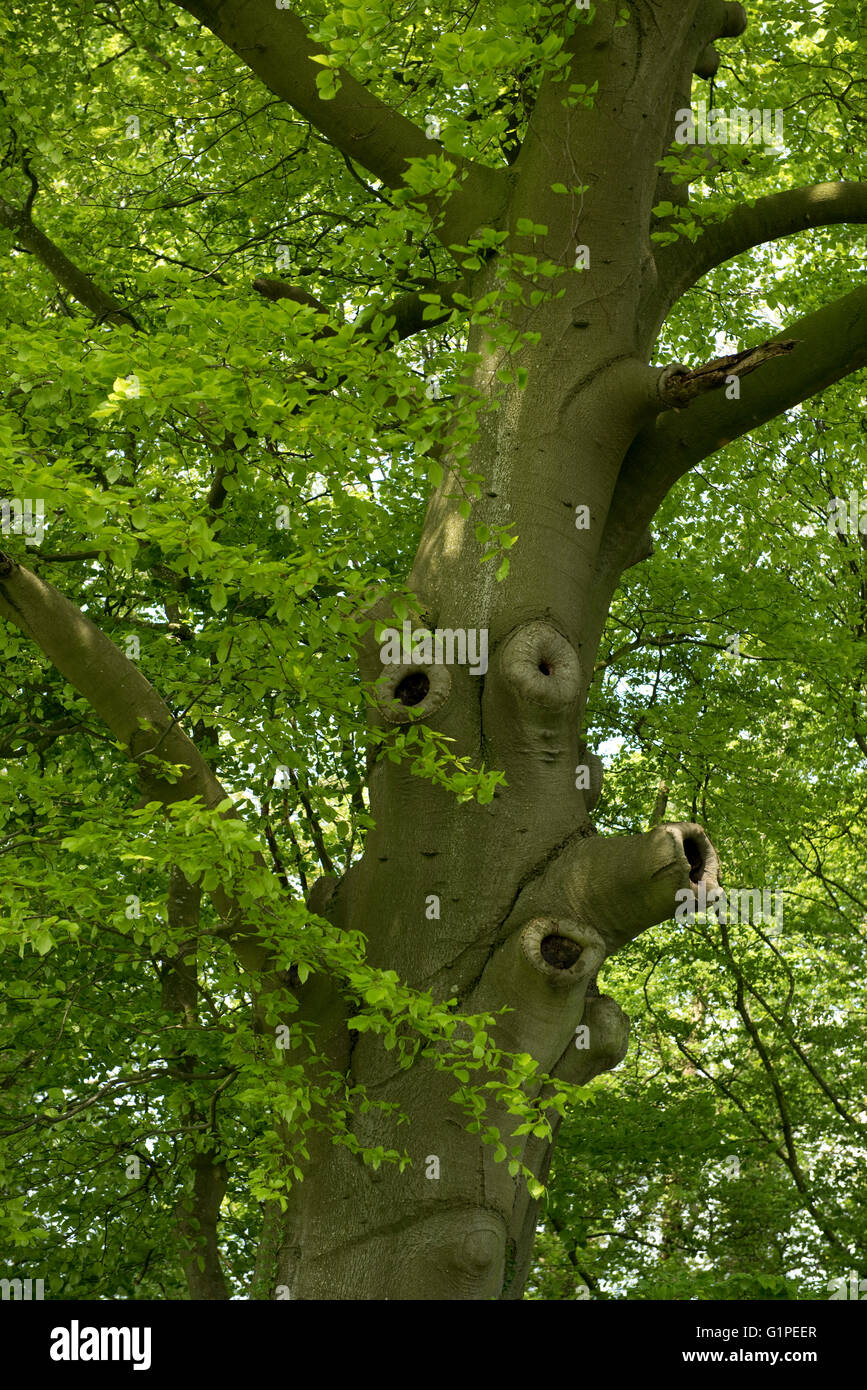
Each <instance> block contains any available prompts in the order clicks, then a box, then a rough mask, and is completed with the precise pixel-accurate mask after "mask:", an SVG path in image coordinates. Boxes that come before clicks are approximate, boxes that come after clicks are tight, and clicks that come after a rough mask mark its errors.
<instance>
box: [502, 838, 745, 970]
mask: <svg viewBox="0 0 867 1390" xmlns="http://www.w3.org/2000/svg"><path fill="white" fill-rule="evenodd" d="M718 869H719V861H718V860H717V855H716V851H715V850H714V847H713V845H712V844H711V842H710V840H709V839H708V837H707V834H706V833H705V831H704V830H703V829H702V827H701V826H700V825H693V824H687V823H684V824H671V825H660V826H657V828H656V829H655V830H650V831H648V832H647V833H646V834H644V835H615V836H611V837H610V838H609V837H603V836H593V837H591V838H590V839H583V838H580V839H575V840H573V841H572V842H571V843H570V844H569V845H568V846H567V847H566V849H564V850H563V852H562V853H561V854H560V855H559V856H558V857H557V858H556V859H555V860H554V861H553V863H552V864H551V865H550V866H549V867H548V869H547V870H546V871H545V873H544V874H543V875H542V876H541V877H540V878H539V879H537V880H535V881H534V882H533V883H532V884H530V885H529V886H528V888H527V889H525V891H524V892H523V893H522V894H521V896H520V898H519V899H518V902H517V904H516V908H515V914H516V915H520V916H521V917H526V916H527V915H528V913H532V914H533V916H535V915H536V914H537V913H548V912H552V911H554V910H556V911H559V912H560V914H561V915H563V916H566V915H568V916H569V917H570V918H572V919H573V920H574V921H576V922H582V923H588V924H591V925H592V927H593V929H594V931H595V932H597V933H598V934H599V936H600V937H601V938H602V941H603V942H604V945H605V952H606V954H607V955H613V954H614V953H615V952H616V951H619V950H622V948H623V947H624V946H625V945H626V944H627V943H628V942H630V941H632V940H633V939H634V938H635V937H636V936H639V935H640V934H641V932H643V931H647V929H648V927H652V926H655V925H656V924H657V923H658V922H665V921H667V920H668V918H670V917H673V916H674V913H675V910H676V908H677V907H678V904H679V902H685V901H687V899H686V898H683V899H679V898H678V894H679V893H687V894H688V893H692V895H693V896H696V895H697V894H698V891H699V888H700V886H701V884H704V885H705V889H706V890H707V889H710V888H715V887H717V886H718V885H717V872H718Z"/></svg>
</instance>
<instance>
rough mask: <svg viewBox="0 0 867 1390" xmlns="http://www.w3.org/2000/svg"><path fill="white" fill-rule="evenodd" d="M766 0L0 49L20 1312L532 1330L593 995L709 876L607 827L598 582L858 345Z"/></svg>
mask: <svg viewBox="0 0 867 1390" xmlns="http://www.w3.org/2000/svg"><path fill="white" fill-rule="evenodd" d="M788 8H789V7H786V6H782V5H780V4H776V3H770V2H769V0H762V3H758V2H757V3H756V4H754V5H752V6H750V7H748V9H745V8H744V7H743V6H742V5H740V4H732V3H727V0H656V2H655V3H654V0H635V3H630V4H609V3H600V4H598V5H595V6H593V5H589V4H588V5H586V6H585V5H583V4H577V5H576V4H574V3H569V4H566V3H562V2H561V3H555V4H546V3H540V2H539V0H528V3H518V0H516V2H515V3H511V4H500V3H494V0H490V3H484V4H482V5H479V6H476V7H472V8H471V9H470V10H469V11H464V10H463V9H462V8H461V7H460V6H457V5H446V6H445V7H444V8H442V7H441V8H439V9H437V10H436V11H435V12H433V11H431V10H429V9H428V8H425V7H421V6H416V5H410V6H409V7H407V8H406V9H403V8H401V7H398V6H392V5H391V4H390V3H389V0H382V3H376V4H367V3H365V4H364V5H363V6H360V5H355V4H344V5H343V6H342V7H341V8H340V9H335V10H332V9H329V8H328V7H327V6H325V5H320V4H313V3H308V4H305V5H303V6H302V5H295V4H292V5H291V6H288V5H283V4H281V3H280V0H278V3H277V4H274V3H271V0H246V3H245V2H244V0H225V2H224V3H222V4H214V5H209V4H201V3H198V2H197V0H196V2H194V3H186V4H169V3H161V2H160V0H147V3H143V4H140V5H137V6H133V5H125V4H122V3H116V4H115V3H99V0H82V3H80V4H77V5H76V4H74V5H72V6H69V7H66V8H65V9H64V11H63V13H60V14H58V13H55V12H53V11H52V12H50V13H49V12H47V11H45V10H44V9H43V8H42V7H39V6H37V5H34V4H32V3H26V2H25V3H20V4H13V5H12V6H11V7H10V8H9V9H8V10H7V12H6V14H5V16H4V18H3V19H2V20H0V25H2V27H3V28H4V29H5V31H6V37H7V39H8V42H9V48H10V51H11V53H12V55H13V60H12V61H11V63H10V65H9V72H8V76H7V79H6V85H5V88H4V93H3V104H2V108H0V109H2V121H3V127H4V129H3V136H4V139H5V141H6V145H5V150H6V153H5V161H4V166H3V175H2V177H3V182H2V194H0V223H2V226H3V228H4V229H5V233H4V240H5V246H6V249H7V255H6V264H5V273H4V287H5V288H4V303H5V306H6V310H7V318H8V324H7V328H6V331H5V352H4V360H5V364H6V365H5V385H4V397H3V415H2V419H0V445H2V452H3V462H2V469H3V477H2V486H3V496H4V497H5V498H6V499H7V500H6V502H5V503H4V508H5V510H4V515H3V530H4V533H5V534H4V539H3V552H2V556H0V616H2V618H3V619H4V623H3V632H2V642H3V653H4V680H3V690H2V701H3V724H4V735H3V746H4V751H5V754H6V757H7V759H8V763H7V766H6V768H4V770H3V776H4V783H5V785H6V787H7V789H8V791H9V792H10V793H11V795H10V796H9V797H8V798H7V799H6V801H5V803H4V806H3V810H2V815H3V817H4V821H3V823H2V825H0V834H2V839H3V847H4V855H5V859H6V865H7V873H6V875H5V876H4V882H3V887H2V893H3V899H4V910H5V913H6V921H5V924H4V928H3V932H4V936H3V944H4V949H5V954H4V960H5V974H6V979H7V1005H6V1014H5V1020H4V1028H5V1029H6V1032H7V1046H8V1051H9V1055H10V1057H11V1062H10V1063H9V1064H8V1065H7V1067H6V1069H5V1075H4V1078H3V1083H2V1084H3V1087H4V1089H5V1090H6V1092H7V1104H6V1106H5V1107H4V1120H3V1131H4V1134H5V1135H6V1136H7V1138H8V1140H9V1144H8V1150H9V1152H10V1154H11V1158H10V1159H7V1160H6V1163H9V1164H11V1162H12V1161H13V1160H18V1159H19V1158H20V1156H21V1154H22V1153H28V1152H29V1153H31V1155H32V1154H33V1153H36V1154H38V1156H39V1158H40V1166H41V1167H42V1168H43V1169H44V1170H45V1172H46V1174H47V1175H48V1176H47V1177H46V1183H47V1195H43V1196H42V1197H39V1198H34V1195H33V1187H34V1184H33V1179H32V1175H31V1176H28V1175H27V1174H26V1173H25V1174H24V1175H21V1174H19V1175H18V1176H17V1177H15V1178H14V1179H13V1190H12V1195H11V1199H10V1203H9V1209H8V1213H7V1218H6V1220H7V1229H8V1232H9V1234H10V1237H11V1239H12V1240H13V1241H14V1243H15V1244H16V1245H18V1246H20V1247H21V1248H22V1249H26V1250H27V1251H33V1250H38V1249H39V1246H40V1241H46V1242H47V1243H48V1244H51V1243H52V1242H53V1241H56V1239H57V1237H58V1236H60V1237H62V1239H61V1240H60V1245H61V1246H62V1247H63V1253H61V1250H60V1249H59V1248H57V1249H56V1251H55V1257H54V1264H53V1268H54V1269H55V1271H56V1272H57V1275H58V1278H59V1280H60V1284H61V1286H62V1287H61V1288H60V1289H58V1290H55V1291H54V1293H53V1294H52V1296H61V1297H63V1296H66V1297H71V1296H81V1295H85V1296H87V1295H90V1296H93V1294H94V1293H95V1292H97V1293H100V1294H102V1295H104V1296H108V1297H113V1296H125V1297H131V1296H143V1295H144V1296H146V1295H147V1294H148V1293H150V1294H152V1295H153V1294H155V1293H159V1294H161V1295H162V1296H164V1297H181V1296H183V1287H184V1286H182V1284H181V1282H180V1273H181V1271H182V1273H183V1277H184V1281H185V1289H186V1293H187V1295H188V1296H189V1297H191V1298H197V1299H198V1298H209V1299H222V1298H227V1297H229V1296H231V1295H232V1294H236V1293H238V1292H239V1291H240V1292H242V1293H244V1294H246V1295H247V1296H249V1297H255V1298H295V1299H317V1298H340V1299H354V1298H364V1299H380V1298H382V1299H385V1298H388V1299H394V1298H405V1299H499V1298H502V1299H519V1298H521V1297H523V1296H524V1290H525V1286H526V1281H527V1277H528V1272H529V1270H530V1267H531V1261H532V1257H533V1242H534V1235H535V1232H536V1229H537V1226H538V1224H539V1221H540V1216H541V1214H542V1207H541V1205H540V1204H541V1202H542V1200H543V1197H544V1192H545V1183H546V1180H547V1176H548V1172H549V1165H550V1162H551V1156H552V1152H553V1147H554V1144H555V1142H556V1139H557V1134H558V1129H559V1127H560V1125H561V1123H562V1120H563V1117H564V1116H565V1115H566V1114H567V1112H568V1113H570V1114H571V1115H572V1117H573V1118H574V1117H576V1116H577V1122H578V1127H579V1131H580V1116H581V1113H582V1110H583V1108H584V1107H585V1106H586V1105H588V1104H592V1098H593V1088H591V1090H590V1091H588V1090H587V1089H586V1088H587V1086H588V1083H589V1082H591V1081H592V1080H593V1078H594V1077H596V1076H598V1075H600V1074H601V1073H604V1072H606V1071H609V1070H611V1069H612V1068H614V1067H616V1066H617V1065H618V1063H620V1062H621V1061H622V1059H623V1058H624V1056H625V1054H626V1051H627V1045H628V1032H629V1025H628V1020H627V1017H626V1014H625V1012H624V1011H623V1009H622V1008H621V1007H620V1004H619V1003H618V1002H617V1000H616V999H615V998H613V997H611V996H610V995H609V994H606V993H603V992H601V987H600V983H599V981H598V978H597V977H598V974H599V971H600V970H601V969H602V967H603V966H604V964H605V962H606V961H608V960H609V959H610V958H611V957H613V956H614V955H616V954H617V953H619V952H621V951H622V950H623V949H624V948H625V947H627V946H628V945H629V943H630V942H632V941H634V940H635V939H636V938H637V937H638V936H639V935H640V934H642V933H644V932H645V931H647V930H648V929H649V928H651V927H654V926H655V925H658V924H660V923H665V922H669V921H670V920H671V919H673V918H675V916H676V914H677V913H678V910H680V911H681V913H682V911H683V910H684V908H686V909H689V910H690V912H691V910H692V904H693V903H694V902H695V903H696V904H697V905H698V907H699V908H702V907H704V905H705V903H706V902H707V899H708V895H709V894H710V895H713V894H714V892H715V890H717V889H718V888H719V885H720V878H721V869H720V862H719V860H718V856H717V852H716V850H715V849H714V845H713V843H712V838H711V836H710V834H709V833H708V828H707V827H706V826H705V825H704V824H702V823H699V816H698V808H697V806H696V807H695V808H694V809H693V811H692V813H691V818H684V819H679V820H673V819H670V818H668V802H667V798H666V797H665V796H663V797H662V800H661V801H660V803H659V805H658V812H657V813H656V814H654V815H652V816H650V817H649V819H650V821H651V826H650V828H648V829H645V830H642V831H640V832H639V833H627V834H609V833H600V831H599V829H598V827H597V826H596V825H595V824H594V820H593V815H594V810H595V808H596V806H597V802H598V800H599V797H600V792H601V788H602V773H603V762H602V760H601V759H600V757H599V756H598V755H597V753H596V752H594V751H593V750H592V748H591V745H592V743H593V728H592V725H591V722H590V720H589V717H588V707H589V702H590V701H591V697H592V692H593V683H594V677H595V676H596V675H598V672H599V669H600V650H601V646H602V643H603V637H604V634H605V631H606V623H607V622H609V618H610V614H611V609H612V604H614V603H615V602H616V601H617V596H618V595H622V593H623V590H624V585H626V584H628V582H629V577H630V575H631V573H632V572H633V567H635V566H639V567H640V566H641V565H642V564H643V563H644V562H645V561H647V560H648V558H649V557H650V556H651V555H652V553H653V545H654V541H653V535H652V531H653V524H654V518H655V517H656V516H657V514H658V513H659V511H660V508H661V507H663V506H664V505H665V504H666V499H668V498H669V495H670V494H671V493H672V490H673V489H675V487H676V486H677V484H678V483H679V480H681V479H682V478H684V477H685V476H686V475H688V474H689V473H690V471H692V470H696V469H697V468H699V466H700V465H702V463H703V461H704V460H709V459H711V457H712V456H715V455H720V457H721V458H722V459H723V460H725V459H727V458H729V457H731V458H732V459H733V460H735V461H736V460H737V459H738V458H739V455H738V454H737V448H738V443H737V442H738V441H739V440H741V439H742V438H743V437H745V436H747V435H748V434H750V432H752V431H758V430H760V428H761V427H763V426H767V425H768V424H769V423H770V422H773V421H777V422H781V423H782V425H783V427H784V429H790V430H792V431H796V430H797V428H798V426H797V416H798V411H797V408H798V407H799V406H800V404H801V403H802V402H806V401H808V400H813V398H816V397H818V396H819V395H820V393H823V392H827V391H828V389H829V388H831V387H833V386H834V384H835V383H838V382H841V381H843V380H844V379H845V378H847V377H850V376H851V375H852V374H853V373H855V372H856V371H857V370H858V369H859V368H861V367H862V366H863V365H864V364H865V361H867V317H865V309H867V292H865V290H864V289H863V288H851V283H850V271H849V269H848V267H849V265H850V263H851V261H852V260H853V259H854V258H855V257H856V255H857V246H858V245H859V244H860V243H859V239H858V238H859V234H858V231H857V228H858V226H859V224H863V223H864V222H865V221H867V183H865V182H861V181H859V178H858V173H859V170H858V164H857V158H856V153H855V150H854V148H853V146H854V135H853V132H854V133H857V130H858V122H859V120H860V118H859V117H858V115H857V109H856V105H855V102H854V94H855V92H856V90H857V87H858V79H857V77H856V76H855V75H854V73H853V71H852V68H853V67H854V57H853V55H854V54H855V52H856V48H857V42H858V38H859V19H858V15H857V12H856V8H855V7H854V6H853V5H851V4H848V3H840V4H826V5H825V6H824V7H823V11H824V12H823V15H822V17H821V25H820V21H819V19H818V18H816V19H815V20H811V21H809V22H808V21H806V20H801V19H798V20H792V19H791V17H790V16H788V15H787V14H786V11H787V10H788ZM718 44H719V48H718V47H717V45H718ZM820 72H821V73H822V75H823V76H822V80H821V82H817V74H818V73H820ZM708 84H709V85H708ZM814 84H815V90H814ZM817 93H818V94H817ZM780 130H782V136H781V142H780V141H778V142H777V143H775V141H777V137H778V135H779V132H780ZM826 131H827V132H830V140H829V142H828V145H827V147H826V144H825V134H824V133H825V132H826ZM822 229H832V230H830V231H828V232H826V236H827V240H826V241H825V242H823V243H819V244H820V245H821V247H822V253H821V260H815V261H814V262H813V265H812V274H811V277H810V279H809V283H801V280H802V278H803V277H802V276H801V275H800V274H799V268H798V260H797V256H798V254H799V253H798V252H797V251H795V252H793V251H792V247H793V246H796V247H813V248H815V245H816V238H817V237H821V236H822V234H823V233H822ZM800 234H803V235H800ZM796 237H797V238H799V239H798V240H797V241H791V240H787V239H791V238H796ZM769 247H773V248H774V249H773V250H772V251H771V250H765V249H764V248H769ZM786 257H788V259H786ZM781 266H782V267H783V271H784V273H785V275H786V276H788V280H787V286H786V304H787V307H792V308H793V312H792V314H791V317H787V318H786V319H785V320H780V319H779V318H778V317H777V316H776V315H775V311H774V306H775V305H776V304H778V303H779V302H781V301H780V300H779V299H778V298H775V288H774V276H775V273H776V272H777V271H779V269H780V267H781ZM750 275H753V276H754V277H755V282H754V283H758V289H755V288H754V289H752V291H750V292H751V293H752V294H753V297H755V295H756V294H758V293H760V294H763V295H764V300H763V303H764V307H765V310H767V315H766V316H765V317H764V319H761V318H760V319H759V320H758V321H756V319H755V318H753V319H750V317H749V316H746V317H743V316H740V301H739V298H738V299H737V300H736V301H735V300H733V299H732V297H731V295H732V287H733V286H737V295H738V296H741V295H742V294H743V293H746V292H747V291H744V290H743V288H742V286H743V285H744V284H745V283H746V282H747V281H748V280H749V277H750ZM703 291H707V293H702V292H703ZM708 304H709V305H710V306H711V307H712V311H713V312H712V313H710V314H709V313H708V308H707V306H708ZM799 309H800V312H798V310H799ZM770 327H773V328H774V329H775V331H774V332H773V333H769V331H768V329H769V328H770ZM734 331H736V332H737V335H738V336H742V337H743V338H744V340H745V341H743V342H742V343H740V344H739V343H738V342H727V341H724V340H725V339H726V338H727V337H729V335H731V334H732V333H733V332H734ZM681 359H683V360H681ZM813 408H814V407H811V409H813ZM733 466H735V465H734V464H733ZM657 543H658V542H657ZM688 598H689V595H688V593H687V594H686V599H687V600H688ZM609 631H610V629H609ZM667 640H668V639H667V638H665V637H663V638H661V639H659V640H658V642H657V650H661V648H662V647H664V646H665V645H666V641H667ZM672 640H673V639H672ZM627 645H628V644H627ZM636 645H637V646H638V647H640V646H641V645H642V638H641V637H640V636H639V637H638V638H637V639H636ZM630 649H632V648H630ZM730 651H731V654H732V655H734V656H737V655H738V654H739V653H738V648H737V644H736V643H735V646H734V647H732V648H730ZM611 661H612V657H611V654H610V653H609V656H608V658H606V659H604V660H602V661H601V667H602V668H606V667H607V666H608V665H610V664H611ZM597 688H598V687H597ZM685 737H687V738H688V733H687V734H685ZM726 949H728V947H727V946H726ZM16 953H17V954H16ZM609 969H610V967H609ZM107 993H108V994H109V995H110V998H111V1000H112V1007H111V1008H108V1009H107V1008H106V994H107ZM744 1022H745V1026H746V1027H747V1031H748V1032H749V1024H747V1023H746V1019H745V1020H744ZM760 1042H761V1040H760V1039H759V1041H758V1043H756V1046H759V1045H760ZM789 1157H790V1158H791V1151H789ZM28 1162H32V1159H31V1160H28ZM793 1162H794V1167H793V1168H792V1172H793V1174H794V1173H795V1169H796V1168H797V1155H796V1154H795V1158H794V1160H793ZM7 1176H8V1174H7ZM796 1183H797V1178H796ZM48 1212H51V1213H53V1218H54V1220H53V1223H52V1222H51V1221H48V1220H47V1215H46V1213H48ZM46 1227H47V1229H46ZM109 1232H110V1234H109ZM97 1250H101V1251H102V1256H101V1260H102V1263H101V1267H99V1268H96V1267H95V1266H94V1264H93V1262H92V1261H89V1260H88V1259H87V1258H86V1257H85V1254H84V1253H83V1252H87V1251H90V1252H91V1253H93V1252H95V1251H97ZM107 1252H108V1253H107ZM176 1252H177V1253H176ZM98 1263H99V1262H97V1264H98Z"/></svg>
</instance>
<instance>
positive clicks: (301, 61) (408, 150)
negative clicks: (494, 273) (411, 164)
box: [176, 0, 499, 244]
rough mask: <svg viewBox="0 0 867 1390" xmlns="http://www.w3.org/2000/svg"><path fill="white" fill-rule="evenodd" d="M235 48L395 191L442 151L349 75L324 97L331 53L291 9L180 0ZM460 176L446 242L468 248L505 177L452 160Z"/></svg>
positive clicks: (259, 0)
mask: <svg viewBox="0 0 867 1390" xmlns="http://www.w3.org/2000/svg"><path fill="white" fill-rule="evenodd" d="M176 3H178V4H179V5H180V7H181V8H182V9H184V10H187V11H189V13H190V14H192V15H195V17H196V18H197V19H199V20H201V22H202V23H203V24H205V25H207V27H208V28H209V29H210V30H211V31H212V32H213V33H214V34H215V35H216V36H217V38H218V39H221V40H222V42H223V43H225V44H226V45H227V46H228V47H229V48H231V49H232V50H233V51H234V52H235V53H237V55H238V57H239V58H240V59H241V60H242V61H243V62H244V63H246V64H247V66H248V67H249V68H250V69H251V70H252V71H253V72H254V73H255V74H256V76H257V77H259V78H261V80H262V81H263V82H264V83H265V86H266V87H268V88H269V90H270V91H272V92H273V93H274V94H275V96H278V97H280V98H281V99H282V100H283V101H286V102H288V103H289V105H290V106H293V107H294V108H295V110H296V111H298V112H299V113H300V114H301V115H302V116H303V117H304V118H305V119H306V120H308V121H310V122H311V124H312V125H314V126H315V127H316V129H317V130H319V131H321V133H322V134H323V135H324V136H325V137H326V139H328V140H329V141H330V142H331V144H332V145H334V147H335V149H338V150H340V152H341V153H342V154H344V155H346V156H347V158H349V159H354V160H356V161H357V162H358V163H359V164H361V165H363V167H364V168H365V169H368V170H369V171H370V173H371V174H374V175H375V176H376V178H378V179H381V181H382V182H383V183H384V184H385V185H386V187H388V188H400V187H401V186H402V185H403V183H404V180H405V178H406V173H407V162H408V161H409V160H410V159H426V158H427V157H428V156H429V155H431V154H435V153H441V152H442V146H441V145H440V144H439V143H438V142H437V141H436V140H429V139H428V138H427V136H426V135H425V133H424V131H423V130H421V129H419V127H418V126H416V125H415V124H414V123H413V122H412V121H410V120H408V119H407V118H406V117H405V116H403V115H401V113H400V112H399V111H396V110H395V109H394V108H393V107H391V106H389V105H388V104H387V103H386V102H384V101H381V100H380V98H379V97H377V96H376V95H375V94H374V93H373V92H371V91H369V90H368V89H367V88H366V87H364V86H363V85H362V84H361V83H360V82H358V81H356V79H355V78H354V77H352V76H350V74H349V73H348V72H346V71H345V69H343V68H340V69H338V70H337V71H336V73H335V76H336V77H337V79H338V82H339V88H338V90H337V92H336V94H335V95H334V96H332V97H330V98H329V99H328V100H325V99H323V97H322V96H321V95H320V90H319V87H318V86H317V84H316V78H317V75H318V74H322V73H323V72H325V71H331V70H332V69H330V65H329V66H328V67H326V66H324V65H323V63H322V59H323V58H327V57H328V54H327V52H326V50H324V49H323V48H321V47H320V46H319V45H318V44H315V43H313V41H312V40H311V39H310V38H309V36H308V34H307V31H306V29H305V27H304V24H303V23H302V22H301V20H300V19H299V18H298V17H297V15H295V14H292V13H291V12H290V11H289V10H286V9H278V8H277V6H276V5H275V4H274V0H225V3H223V4H219V3H212V4H208V3H205V0H176ZM449 159H450V160H451V162H452V163H453V164H455V166H456V168H457V170H458V173H459V175H461V174H463V175H465V176H466V181H465V183H464V187H463V189H462V190H461V192H460V193H459V194H457V195H453V196H452V198H450V199H449V201H448V215H447V216H446V218H445V222H446V224H447V225H446V226H444V228H443V240H444V241H445V242H446V244H448V243H450V242H463V241H465V240H466V238H467V237H468V236H469V235H470V233H471V232H472V231H473V230H475V228H476V227H478V226H480V225H481V224H482V223H483V222H484V220H485V219H484V217H483V216H481V215H480V212H479V209H478V207H477V206H475V203H476V198H477V197H478V195H479V194H480V193H483V191H484V190H492V189H493V188H494V187H495V186H497V185H498V184H499V178H498V174H497V172H496V171H495V170H493V169H486V168H483V167H482V166H480V165H475V164H472V163H471V162H470V161H468V160H464V159H461V157H460V156H457V155H451V154H450V155H449Z"/></svg>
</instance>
